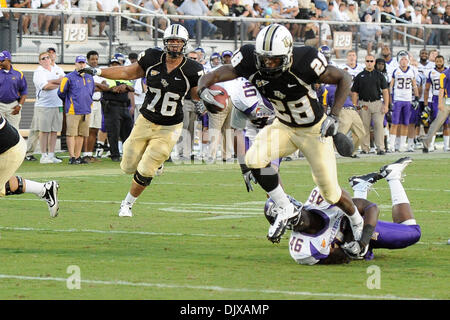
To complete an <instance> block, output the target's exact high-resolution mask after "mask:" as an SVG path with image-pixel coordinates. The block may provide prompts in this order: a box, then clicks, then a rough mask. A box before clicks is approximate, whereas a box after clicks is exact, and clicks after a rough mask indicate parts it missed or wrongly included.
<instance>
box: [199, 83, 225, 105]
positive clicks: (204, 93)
mask: <svg viewBox="0 0 450 320" xmlns="http://www.w3.org/2000/svg"><path fill="white" fill-rule="evenodd" d="M218 95H223V92H222V91H220V90H211V89H209V88H206V87H204V88H202V89H200V90H199V91H198V96H199V97H200V98H201V99H202V100H203V101H204V102H205V106H206V108H208V104H212V105H215V106H217V107H219V108H220V109H225V106H224V105H223V104H221V103H220V102H218V101H216V99H214V97H215V96H218ZM208 111H210V110H209V109H208Z"/></svg>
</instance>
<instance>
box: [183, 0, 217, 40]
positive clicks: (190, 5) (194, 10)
mask: <svg viewBox="0 0 450 320" xmlns="http://www.w3.org/2000/svg"><path fill="white" fill-rule="evenodd" d="M177 12H178V14H181V15H189V16H197V17H204V16H207V15H210V11H209V9H208V7H207V6H206V5H205V4H204V3H203V1H201V0H184V2H183V3H182V5H181V6H179V7H178V9H177ZM200 21H201V31H202V32H201V35H200V38H203V37H204V36H207V37H208V36H209V37H212V36H213V35H214V33H215V32H216V30H217V26H215V25H214V24H212V23H210V22H208V21H207V20H200ZM196 25H197V20H194V19H185V20H184V26H185V27H186V29H187V31H188V32H189V38H191V39H195V37H196V34H197V32H196Z"/></svg>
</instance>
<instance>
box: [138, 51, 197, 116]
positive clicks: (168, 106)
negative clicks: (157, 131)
mask: <svg viewBox="0 0 450 320" xmlns="http://www.w3.org/2000/svg"><path fill="white" fill-rule="evenodd" d="M138 63H139V65H140V66H141V68H142V69H143V70H144V71H145V77H146V79H147V86H148V91H147V94H146V96H145V100H144V103H143V104H142V107H141V109H140V110H139V111H140V113H141V114H142V115H143V116H144V118H146V119H147V120H149V121H151V122H153V123H156V124H160V125H174V124H178V123H180V122H182V121H183V101H184V97H185V96H186V94H187V93H188V92H189V91H190V90H191V89H192V88H193V87H196V86H197V82H198V79H199V78H200V77H201V76H202V75H203V66H202V65H201V64H199V63H198V62H196V61H193V60H190V59H186V58H183V61H182V62H181V63H180V65H179V66H178V67H176V68H175V69H174V70H172V71H171V72H170V73H168V72H167V66H166V53H164V51H161V50H158V49H152V48H151V49H147V50H146V51H145V52H144V53H141V55H140V57H139V60H138Z"/></svg>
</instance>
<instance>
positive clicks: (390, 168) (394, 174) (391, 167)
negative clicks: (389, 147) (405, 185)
mask: <svg viewBox="0 0 450 320" xmlns="http://www.w3.org/2000/svg"><path fill="white" fill-rule="evenodd" d="M411 162H412V159H411V158H410V157H404V158H400V159H398V160H397V161H395V162H394V163H391V164H388V165H385V166H383V167H381V169H380V175H381V176H382V177H383V178H385V179H386V180H387V181H389V180H395V179H397V180H401V179H402V178H403V170H405V168H406V167H407V166H408V164H410V163H411Z"/></svg>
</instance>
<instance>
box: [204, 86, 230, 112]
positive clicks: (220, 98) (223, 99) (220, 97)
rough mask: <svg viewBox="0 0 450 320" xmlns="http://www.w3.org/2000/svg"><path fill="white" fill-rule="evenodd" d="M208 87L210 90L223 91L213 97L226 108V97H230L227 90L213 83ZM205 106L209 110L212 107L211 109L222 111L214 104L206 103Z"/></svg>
mask: <svg viewBox="0 0 450 320" xmlns="http://www.w3.org/2000/svg"><path fill="white" fill-rule="evenodd" d="M209 89H211V90H219V91H221V92H222V93H223V94H218V95H217V96H215V97H214V99H215V100H216V101H217V102H219V103H221V104H222V105H223V106H224V108H226V106H227V104H228V98H229V97H230V96H229V95H228V92H227V90H225V88H223V87H221V86H219V85H216V84H213V85H212V86H210V87H209ZM207 108H208V110H209V111H211V109H213V110H215V111H217V112H220V111H223V109H221V108H219V107H218V106H216V105H208V106H207Z"/></svg>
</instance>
